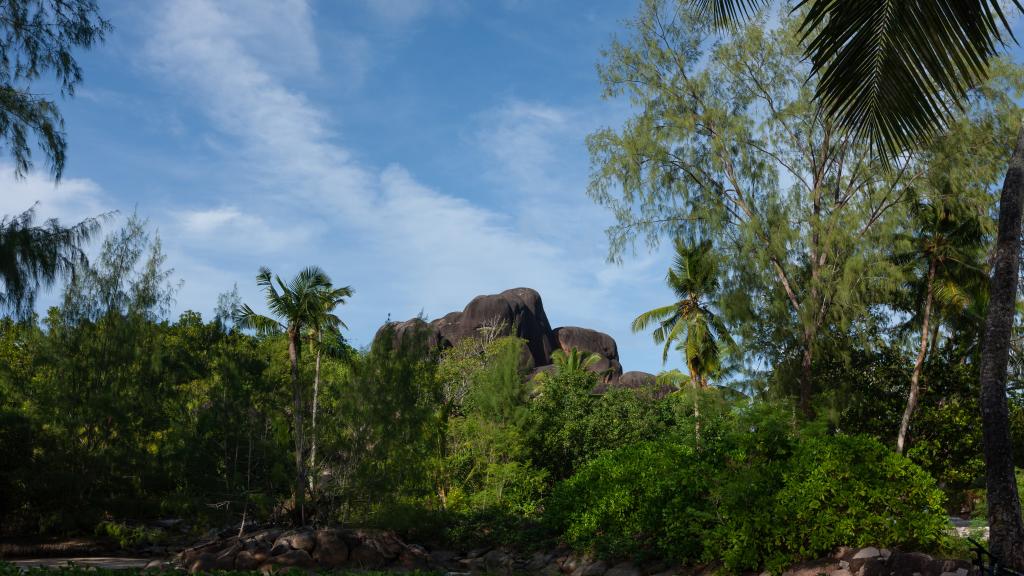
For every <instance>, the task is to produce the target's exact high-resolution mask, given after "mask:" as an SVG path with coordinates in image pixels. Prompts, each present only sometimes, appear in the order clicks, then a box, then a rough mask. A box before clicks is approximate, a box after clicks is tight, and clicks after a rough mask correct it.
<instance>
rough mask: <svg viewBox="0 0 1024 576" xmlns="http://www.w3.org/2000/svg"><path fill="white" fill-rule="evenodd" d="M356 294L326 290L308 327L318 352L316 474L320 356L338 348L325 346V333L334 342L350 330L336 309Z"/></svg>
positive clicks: (313, 440)
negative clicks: (321, 308) (318, 311)
mask: <svg viewBox="0 0 1024 576" xmlns="http://www.w3.org/2000/svg"><path fill="white" fill-rule="evenodd" d="M354 293H355V290H353V289H352V287H351V286H342V287H341V288H333V287H328V288H326V289H325V290H324V291H323V293H322V294H321V303H322V304H323V312H322V314H321V316H320V317H319V318H313V319H310V322H309V325H308V333H307V337H308V339H309V342H310V346H311V347H312V348H313V350H315V351H316V364H315V369H314V373H313V418H312V423H311V426H310V427H311V432H310V434H311V436H312V438H311V440H310V448H309V469H310V470H312V471H314V473H315V471H316V413H317V406H318V404H319V398H320V356H321V354H322V353H323V352H325V351H326V352H328V353H333V352H335V351H336V347H332V346H324V339H323V336H324V333H327V334H328V336H329V339H330V341H332V342H338V341H340V340H341V331H340V330H341V328H345V329H348V326H346V325H345V323H344V322H342V320H341V318H339V317H338V316H337V315H336V314H335V313H334V309H335V308H337V307H338V306H340V305H343V304H345V299H346V298H351V297H352V295H353V294H354ZM313 484H314V482H313V480H311V481H310V487H311V488H314V489H315V486H314V485H313Z"/></svg>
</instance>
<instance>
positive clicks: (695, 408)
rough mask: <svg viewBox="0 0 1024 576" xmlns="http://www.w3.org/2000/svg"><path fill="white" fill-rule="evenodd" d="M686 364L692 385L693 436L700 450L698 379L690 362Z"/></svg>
mask: <svg viewBox="0 0 1024 576" xmlns="http://www.w3.org/2000/svg"><path fill="white" fill-rule="evenodd" d="M686 364H687V366H686V367H687V369H689V371H690V384H693V436H694V439H695V440H696V446H697V449H698V450H700V399H699V397H700V390H699V388H700V377H699V376H697V373H696V372H694V370H693V363H692V362H690V361H689V360H687V362H686Z"/></svg>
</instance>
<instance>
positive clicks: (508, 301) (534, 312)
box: [375, 288, 556, 369]
mask: <svg viewBox="0 0 1024 576" xmlns="http://www.w3.org/2000/svg"><path fill="white" fill-rule="evenodd" d="M388 328H390V329H391V330H393V331H394V334H395V336H396V337H398V338H400V339H402V338H405V337H406V336H408V335H411V334H415V333H417V332H420V331H422V333H423V335H424V337H425V338H426V339H427V341H428V342H429V343H430V344H431V345H433V346H438V347H441V348H447V347H450V346H454V345H455V344H458V343H459V341H460V340H462V339H463V338H467V337H470V336H478V335H480V333H481V330H487V329H495V330H498V331H499V334H501V335H515V336H518V337H520V338H522V339H523V340H525V341H526V346H527V349H528V351H529V357H530V361H529V362H528V363H526V364H527V366H528V368H527V369H530V368H532V367H533V366H544V365H546V364H550V363H551V352H552V351H554V350H555V347H556V344H555V338H554V333H553V331H552V330H551V324H550V323H549V322H548V317H547V314H545V313H544V303H543V302H542V301H541V298H540V294H538V293H537V291H536V290H533V289H531V288H513V289H511V290H505V291H504V292H502V293H501V294H490V295H487V296H477V297H476V298H473V300H472V301H470V303H469V304H468V305H467V306H466V308H465V309H463V310H462V312H451V313H449V314H447V315H445V316H442V317H441V318H438V319H437V320H434V321H432V322H430V323H429V324H428V323H427V322H425V321H423V320H422V319H420V318H413V319H412V320H407V321H405V322H392V323H390V324H388V325H385V326H384V327H382V328H381V329H380V330H378V331H377V336H376V337H375V338H379V337H380V336H381V335H382V334H383V333H384V331H385V330H386V329H388Z"/></svg>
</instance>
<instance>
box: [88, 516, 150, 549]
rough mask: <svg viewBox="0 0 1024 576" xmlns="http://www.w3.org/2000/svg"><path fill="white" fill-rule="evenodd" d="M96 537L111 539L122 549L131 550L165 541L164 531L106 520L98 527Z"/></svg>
mask: <svg viewBox="0 0 1024 576" xmlns="http://www.w3.org/2000/svg"><path fill="white" fill-rule="evenodd" d="M95 533H96V535H97V536H99V537H100V538H109V539H111V540H113V541H115V542H117V545H118V546H120V547H121V548H130V547H135V546H141V545H146V544H156V543H158V542H161V541H163V540H164V538H165V535H164V531H163V530H161V529H159V528H147V527H146V526H138V525H136V526H132V525H129V524H125V523H123V522H111V521H109V520H105V521H103V522H100V523H99V524H97V525H96V531H95Z"/></svg>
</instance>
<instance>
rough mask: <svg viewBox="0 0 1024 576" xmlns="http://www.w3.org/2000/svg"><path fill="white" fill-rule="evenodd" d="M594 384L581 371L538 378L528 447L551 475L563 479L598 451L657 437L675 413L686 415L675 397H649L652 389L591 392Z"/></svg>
mask: <svg viewBox="0 0 1024 576" xmlns="http://www.w3.org/2000/svg"><path fill="white" fill-rule="evenodd" d="M596 385H597V375H596V374H594V373H592V372H584V371H559V372H555V373H554V374H548V375H545V376H544V377H542V378H539V379H538V380H537V384H536V386H537V390H536V397H535V398H534V399H533V401H532V402H531V403H530V413H529V422H528V424H527V434H528V445H529V447H530V450H531V459H532V461H533V462H534V464H536V465H537V466H539V467H541V468H543V469H545V470H547V471H548V473H549V474H550V475H551V477H552V478H553V479H562V478H567V477H568V476H570V475H571V474H572V472H573V471H574V470H575V469H576V468H577V466H579V465H581V464H583V463H584V462H586V461H587V460H589V459H590V458H592V457H594V456H595V455H597V454H599V453H600V452H601V451H602V450H606V449H609V448H617V447H619V446H624V445H626V444H633V443H636V442H640V441H643V440H653V439H655V438H658V437H660V436H662V435H663V434H665V433H666V432H667V431H668V430H670V429H671V428H672V427H673V426H674V425H675V424H676V422H677V420H678V419H679V418H680V412H682V413H683V414H684V415H688V414H689V412H688V410H689V408H688V407H687V405H686V404H685V403H682V404H681V403H680V400H681V399H680V398H679V397H676V396H670V397H669V398H667V399H665V400H663V401H654V400H653V398H654V392H655V391H654V390H625V389H611V390H608V391H607V392H606V393H604V394H601V395H594V394H592V390H593V389H594V387H595V386H596ZM689 429H691V430H692V426H691V427H690V428H689Z"/></svg>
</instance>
